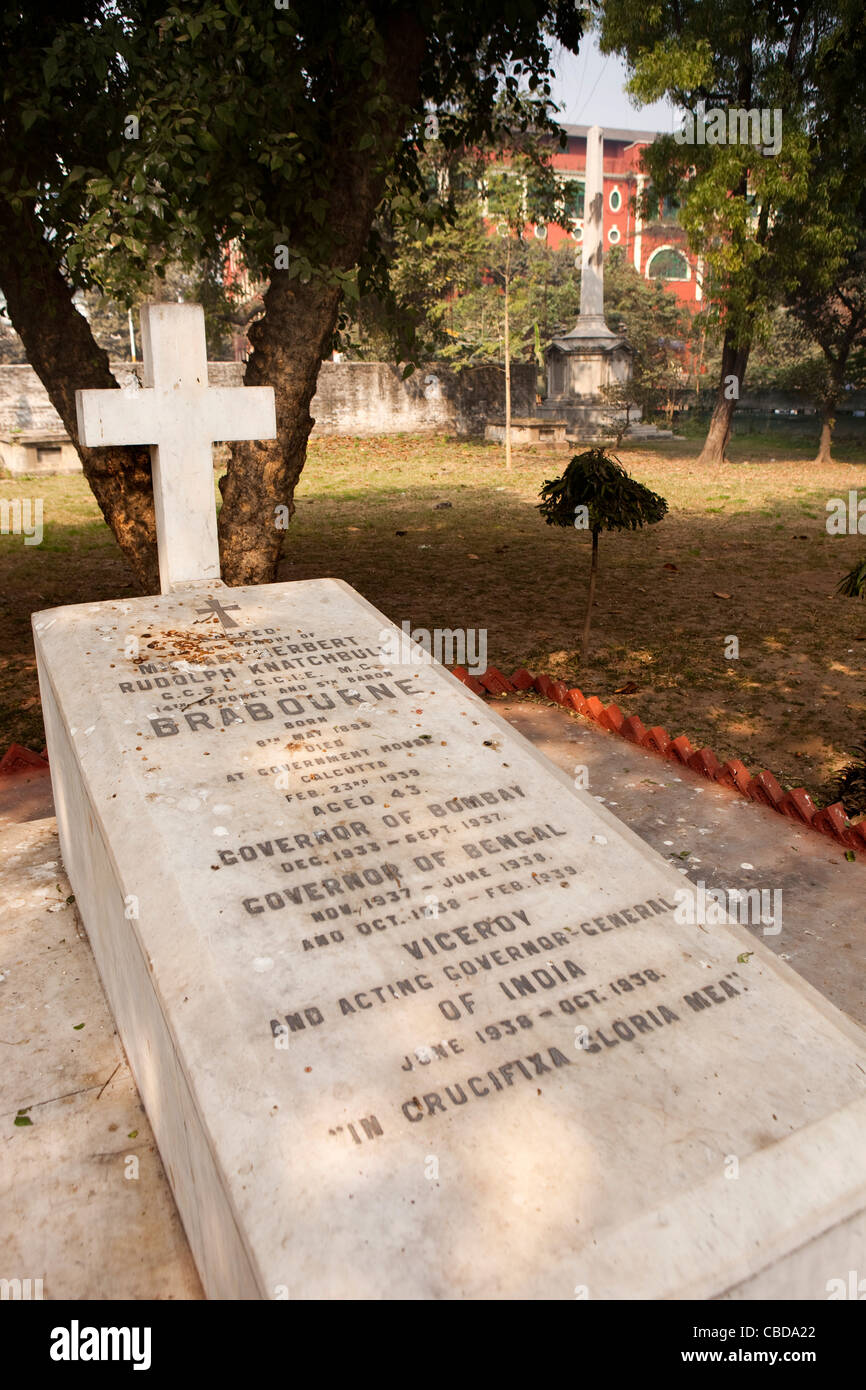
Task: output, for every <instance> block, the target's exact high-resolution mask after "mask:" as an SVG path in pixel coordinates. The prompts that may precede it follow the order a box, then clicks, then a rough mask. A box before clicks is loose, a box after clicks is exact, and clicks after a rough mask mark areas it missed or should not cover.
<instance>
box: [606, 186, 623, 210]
mask: <svg viewBox="0 0 866 1390" xmlns="http://www.w3.org/2000/svg"><path fill="white" fill-rule="evenodd" d="M607 205H608V207H609V208H610V210H611V212H619V210H620V208H621V207H622V194H621V193H620V191H619V189H618V188H612V189H611V190H610V193H609V195H608V199H607Z"/></svg>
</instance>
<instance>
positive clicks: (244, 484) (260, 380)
mask: <svg viewBox="0 0 866 1390" xmlns="http://www.w3.org/2000/svg"><path fill="white" fill-rule="evenodd" d="M384 39H385V53H386V59H385V69H384V74H385V77H386V81H387V87H388V91H389V94H390V96H391V98H392V101H393V105H392V107H391V110H390V113H389V114H388V115H387V116H384V115H383V116H382V117H380V118H379V120H378V121H377V122H373V123H372V124H371V122H370V119H369V117H365V116H364V115H363V112H364V93H363V92H359V93H358V101H357V109H358V112H359V121H361V122H362V124H360V125H359V126H358V128H357V129H354V130H350V131H343V132H342V133H341V146H340V151H339V156H337V155H336V154H335V157H334V161H333V169H334V179H333V183H332V184H331V194H330V203H329V210H328V225H329V227H330V228H331V229H332V230H333V233H334V235H333V239H332V244H333V245H334V246H335V247H336V248H337V249H336V251H335V252H334V255H333V257H332V259H331V263H330V265H329V266H328V267H327V268H328V269H329V270H332V271H333V270H336V271H349V270H351V269H352V268H353V267H354V266H355V265H356V264H357V262H358V261H359V259H360V257H361V255H362V253H363V250H364V247H365V245H366V242H367V238H368V237H369V234H370V227H371V225H372V222H373V218H374V216H375V213H376V208H377V207H378V205H379V202H380V200H381V197H382V194H383V191H384V187H385V179H386V175H387V169H388V164H389V161H390V158H391V156H392V154H393V151H394V149H395V148H396V145H397V142H398V140H399V138H400V136H401V134H402V132H403V129H404V125H405V110H406V108H407V107H409V106H411V105H412V104H414V103H416V102H417V87H418V78H419V74H420V71H421V64H422V61H423V56H424V33H423V30H422V29H421V27H420V24H419V23H418V21H417V20H416V19H415V17H414V16H412V15H410V14H408V13H403V14H398V15H397V16H396V17H395V19H394V21H393V23H392V25H391V27H390V30H389V31H388V32H387V33H386V34H385V35H384ZM371 129H372V133H373V134H375V136H376V145H375V147H373V148H370V149H367V150H365V152H364V153H363V154H359V153H358V151H357V144H358V141H359V139H360V138H361V135H362V134H364V133H369V132H371ZM340 297H341V291H340V290H339V288H337V287H336V286H334V285H332V284H330V283H328V282H327V280H326V279H325V278H321V277H313V278H312V279H311V280H310V281H309V282H308V283H307V284H305V285H304V284H301V282H300V280H299V279H297V277H293V278H289V272H288V271H286V270H275V271H273V272H272V276H271V281H270V285H269V287H268V289H267V291H266V293H265V296H264V302H265V313H264V316H263V317H262V318H260V319H258V320H257V321H256V322H255V323H254V324H253V325H252V327H251V329H250V333H249V339H250V344H251V346H252V348H253V351H252V353H251V355H250V359H249V362H248V363H247V369H246V372H245V374H244V382H245V384H246V385H247V386H272V387H273V388H274V392H275V395H276V409H277V437H276V439H273V440H259V441H248V440H242V441H239V442H238V443H236V444H233V445H232V449H231V459H230V461H229V466H228V471H227V472H226V474H225V476H224V477H223V478H222V479H221V480H220V491H221V492H222V496H223V505H222V508H221V510H220V515H219V537H220V558H221V564H222V573H223V578H224V579H225V581H226V583H228V584H238V585H240V584H267V583H270V582H272V581H273V580H274V579H275V578H276V573H277V566H278V565H279V561H280V553H281V550H282V544H283V540H284V538H285V534H286V533H285V528H284V527H278V526H277V524H276V521H277V511H276V509H277V508H278V507H281V506H283V507H288V514H289V517H291V516H293V515H294V511H295V504H294V500H293V498H294V491H295V487H296V485H297V482H298V479H299V477H300V475H301V472H302V470H303V467H304V463H305V461H306V455H307V440H308V438H309V434H310V431H311V429H312V428H313V425H314V424H315V421H314V420H313V418H312V417H311V415H310V403H311V401H312V399H313V396H314V395H315V391H316V380H317V378H318V374H319V367H320V366H321V363H322V359H323V357H324V355H325V353H326V352H327V349H328V344H329V342H330V340H331V337H332V335H333V332H334V328H335V326H336V322H337V314H338V312H339V307H340Z"/></svg>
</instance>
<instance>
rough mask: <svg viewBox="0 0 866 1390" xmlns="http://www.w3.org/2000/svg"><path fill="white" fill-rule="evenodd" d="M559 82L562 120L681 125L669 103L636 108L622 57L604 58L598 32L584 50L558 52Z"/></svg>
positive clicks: (633, 126)
mask: <svg viewBox="0 0 866 1390" xmlns="http://www.w3.org/2000/svg"><path fill="white" fill-rule="evenodd" d="M554 68H555V71H556V75H557V76H556V81H555V82H554V83H553V99H554V101H555V102H556V103H557V104H558V105H560V106H562V108H563V110H562V112H561V115H560V119H561V120H562V121H565V122H568V123H569V124H572V125H602V126H620V127H624V128H625V129H628V130H659V131H669V130H674V129H675V128H678V127H679V124H680V122H679V120H678V119H675V117H674V109H673V107H672V106H669V105H668V103H667V102H661V101H656V102H653V103H652V105H651V106H639V107H635V106H633V105H632V103H631V99H630V98H629V96H628V94H627V93H626V92H625V90H624V88H625V83H626V79H627V76H628V74H627V73H626V69H625V67H624V65H623V63H622V62H621V61H620V59H619V58H617V57H615V56H614V55H611V56H610V57H604V56H603V55H602V54H601V53H599V51H598V45H597V43H596V39H595V35H594V34H591V33H590V34H587V35H586V37H585V38H584V39H583V41H582V43H581V45H580V52H579V53H577V54H574V53H569V52H568V51H567V50H565V49H562V48H560V49H559V50H558V52H557V51H555V52H554Z"/></svg>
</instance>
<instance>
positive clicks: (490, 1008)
mask: <svg viewBox="0 0 866 1390" xmlns="http://www.w3.org/2000/svg"><path fill="white" fill-rule="evenodd" d="M182 309H183V310H184V312H185V310H186V306H182ZM169 311H170V312H169ZM179 312H180V311H179V309H178V307H177V306H160V310H159V315H160V324H159V334H161V333H162V332H163V330H164V331H165V332H166V333H170V331H174V330H173V329H170V326H169V325H168V324H167V323H166V322H165V319H166V317H174V316H175V315H177V314H179ZM153 329H154V321H153V319H151V334H150V338H149V341H150V343H151V351H152V361H151V367H150V377H149V379H150V380H151V381H152V382H153V386H152V387H147V388H145V389H152V390H154V391H156V392H157V393H158V392H159V391H160V390H163V391H166V392H168V393H169V395H171V393H172V392H173V394H174V396H175V410H174V419H175V421H176V423H177V429H178V431H179V434H180V435H182V437H183V439H184V440H185V441H186V443H185V446H184V451H183V452H182V453H181V452H178V451H176V450H175V447H174V444H175V441H174V439H173V436H172V434H171V422H172V416H171V415H170V414H167V413H166V412H167V411H168V406H167V405H165V404H164V402H165V397H162V398H161V399H158V398H154V406H155V407H157V408H154V409H147V408H146V407H145V406H143V405H141V404H139V399H140V398H137V399H134V400H133V401H132V402H131V403H130V408H131V411H132V414H131V415H130V416H127V415H126V414H125V413H124V412H125V410H126V409H127V406H126V405H124V396H123V395H122V393H121V392H119V391H118V392H117V393H111V394H112V395H113V396H116V399H113V400H110V401H107V400H105V399H101V400H98V401H95V402H94V401H91V400H88V395H89V393H86V392H85V393H82V401H81V410H82V419H83V421H84V425H85V429H86V434H87V442H88V443H90V444H92V443H98V442H99V441H98V439H96V438H95V436H94V433H93V431H96V430H100V429H101V430H103V431H104V437H105V439H106V440H107V439H108V436H109V434H110V435H112V437H115V436H116V435H117V434H122V435H123V437H124V438H126V439H127V440H130V439H131V438H132V436H133V435H135V436H136V437H137V438H136V442H142V441H143V442H150V443H155V444H157V445H158V447H159V450H160V453H159V460H158V466H157V468H156V470H155V481H156V485H157V488H158V489H161V490H162V492H163V498H164V502H163V506H162V512H161V517H162V520H161V523H160V524H161V528H162V529H161V535H160V543H161V563H162V573H163V576H164V587H165V589H166V592H164V593H163V594H161V595H159V596H156V597H150V598H137V599H131V600H126V601H124V602H102V603H97V604H78V605H75V606H72V607H67V608H56V609H52V610H49V611H46V612H42V613H37V614H36V615H35V616H34V632H35V640H36V650H37V656H38V662H39V675H40V686H41V691H42V699H43V708H44V712H45V722H46V729H47V734H48V744H49V749H50V757H51V775H52V780H53V785H54V792H55V799H56V804H57V817H58V826H59V831H60V838H61V845H62V850H63V857H64V862H65V865H66V868H67V871H68V873H69V877H70V879H71V881H72V884H73V888H74V891H75V894H76V901H77V903H78V906H79V908H80V910H81V913H82V917H83V920H84V923H85V925H86V928H87V931H88V934H89V937H90V940H91V942H92V945H93V950H94V954H95V957H96V960H97V963H98V966H99V970H100V973H101V976H102V979H103V982H104V984H105V989H106V993H107V995H108V998H109V1001H110V1004H111V1007H112V1010H113V1012H114V1016H115V1019H116V1021H117V1025H118V1029H119V1031H120V1034H121V1037H122V1039H123V1043H124V1046H125V1048H126V1051H127V1054H128V1056H129V1060H130V1063H131V1066H132V1068H133V1071H134V1074H135V1078H136V1081H137V1083H138V1086H139V1088H140V1091H141V1095H142V1098H143V1101H144V1103H145V1106H146V1108H147V1111H148V1115H149V1117H150V1120H151V1122H152V1125H153V1128H154V1132H155V1135H156V1138H157V1142H158V1144H159V1148H160V1152H161V1154H162V1158H163V1161H164V1163H165V1166H166V1171H167V1173H168V1176H169V1180H170V1182H171V1184H172V1187H173V1190H174V1193H175V1196H176V1199H177V1203H178V1208H179V1210H180V1214H181V1217H182V1219H183V1223H184V1226H185V1229H186V1232H187V1235H188V1237H189V1240H190V1244H191V1247H192V1250H193V1253H194V1256H195V1259H196V1261H197V1264H198V1267H199V1270H200V1272H201V1276H202V1280H203V1283H204V1286H205V1289H206V1291H207V1293H208V1294H209V1296H211V1297H216V1298H268V1299H271V1298H287V1297H288V1298H293V1299H296V1298H316V1297H328V1298H355V1297H366V1298H395V1299H396V1298H401V1299H402V1298H407V1297H409V1298H563V1299H572V1298H574V1297H576V1296H577V1297H589V1298H607V1297H618V1298H629V1297H651V1298H658V1297H688V1298H695V1297H697V1298H703V1297H712V1296H718V1295H724V1294H727V1295H729V1296H732V1297H742V1296H746V1297H747V1296H749V1292H750V1290H751V1289H752V1288H753V1287H758V1283H759V1284H760V1288H761V1291H762V1293H764V1294H766V1293H770V1294H775V1295H776V1296H783V1297H793V1296H798V1297H823V1296H825V1293H824V1289H825V1286H826V1280H827V1279H828V1278H830V1277H832V1276H833V1275H834V1274H841V1275H844V1273H845V1271H846V1270H847V1269H848V1268H849V1267H854V1266H853V1265H852V1264H851V1263H850V1262H851V1261H852V1260H853V1259H855V1258H856V1256H857V1250H858V1242H859V1234H858V1233H859V1232H860V1231H862V1221H863V1211H864V1208H866V1177H864V1171H863V1160H862V1154H863V1152H864V1145H866V1099H864V1086H866V1048H864V1040H863V1034H862V1032H861V1030H860V1029H859V1028H857V1027H856V1026H855V1025H854V1024H853V1023H852V1022H851V1021H850V1020H848V1019H847V1018H846V1017H845V1016H844V1015H843V1014H841V1013H839V1012H838V1011H837V1010H835V1009H834V1008H832V1007H831V1006H830V1005H829V1004H828V1003H827V1002H826V1001H825V1000H824V999H823V998H822V997H821V996H820V995H819V994H818V993H817V992H816V991H814V990H813V989H811V988H810V987H809V986H808V985H806V984H805V983H804V982H803V981H802V980H800V979H799V978H798V976H797V975H795V974H794V973H793V972H792V971H791V970H790V969H788V968H787V967H786V966H785V965H784V964H783V963H781V962H780V961H778V960H777V959H775V958H774V957H773V956H772V955H771V954H770V952H769V951H768V950H766V948H765V947H764V946H763V945H762V944H761V942H760V941H759V940H756V939H754V937H753V936H752V935H751V934H750V933H749V932H747V931H746V930H745V929H742V928H737V927H729V926H724V925H722V926H717V925H707V926H705V927H702V926H689V925H685V924H683V923H681V922H679V921H678V920H677V914H676V904H677V894H678V892H679V891H680V890H682V887H683V879H682V877H681V876H680V875H679V874H678V873H677V872H676V871H675V870H674V869H672V868H671V867H670V866H669V865H668V864H666V863H665V862H664V861H663V860H662V859H661V858H659V857H658V856H657V855H656V854H654V853H653V852H651V851H650V850H649V849H648V848H647V847H646V846H645V845H644V844H643V843H642V842H641V841H640V840H638V839H637V837H636V836H634V835H633V834H632V833H631V832H630V831H629V830H628V829H627V828H625V827H624V826H623V825H621V824H620V823H619V822H618V821H617V820H616V819H615V818H614V817H613V815H612V814H611V813H610V812H608V811H607V810H605V809H604V808H602V807H600V806H599V804H598V803H597V802H596V801H595V800H594V799H593V798H592V796H590V795H589V794H588V793H585V792H582V791H579V790H577V789H575V787H574V786H573V785H572V784H571V782H570V781H569V779H568V778H567V777H565V776H564V775H563V774H562V773H561V772H559V771H558V770H557V769H555V768H554V767H552V766H551V764H550V763H549V762H547V760H546V759H544V758H543V757H542V756H541V755H539V754H538V753H536V752H535V751H534V750H533V748H532V747H531V746H530V745H529V744H528V743H527V742H526V741H525V740H524V739H523V738H521V737H520V736H519V735H517V734H516V733H514V732H513V731H512V730H511V729H510V728H509V727H508V726H507V725H506V724H505V723H504V722H503V721H502V720H501V719H500V718H499V717H498V716H497V715H496V713H495V712H493V711H492V710H490V709H488V708H486V707H485V706H484V705H483V703H482V702H481V701H480V700H478V699H477V698H476V697H475V696H474V695H472V694H471V693H469V692H468V691H467V690H466V688H465V687H464V686H462V685H461V684H460V683H459V682H458V681H457V680H455V679H454V677H452V676H451V675H450V674H449V673H448V672H447V671H446V670H445V669H443V667H441V666H440V665H438V664H437V663H436V662H433V661H431V660H430V659H429V658H428V657H427V656H426V654H425V653H423V652H421V651H420V650H419V651H412V652H411V653H410V654H408V655H409V656H410V659H407V660H404V664H403V665H394V664H389V662H388V660H387V659H386V657H385V656H384V655H383V652H384V651H385V650H386V649H387V643H388V640H389V639H390V638H391V637H392V636H393V635H394V634H395V632H396V635H397V638H398V645H401V646H402V645H403V644H400V643H399V636H400V634H399V630H397V629H395V628H394V627H393V625H392V624H390V623H389V622H388V620H387V619H385V618H384V617H383V616H382V614H381V613H379V612H377V611H376V609H374V608H373V607H372V606H371V605H370V604H369V603H367V602H366V601H365V600H364V599H363V598H362V597H361V596H360V595H359V594H357V593H356V592H354V591H353V590H352V589H351V588H349V587H348V585H346V584H344V583H342V582H341V581H339V580H334V579H321V580H310V581H304V582H300V583H288V584H273V585H261V586H257V587H251V588H233V589H228V588H226V587H225V586H224V585H223V584H221V582H220V581H219V579H218V578H217V577H215V576H214V577H210V576H211V575H212V574H213V569H212V566H213V564H214V562H215V555H214V551H213V544H212V542H213V541H214V540H215V537H214V536H213V533H210V532H209V531H208V528H209V526H210V511H211V510H212V508H213V497H212V478H210V477H209V476H207V475H206V470H205V468H204V459H205V452H204V447H203V441H204V440H205V439H207V438H208V436H209V434H215V435H216V437H222V438H228V437H236V434H234V433H233V431H235V430H250V431H254V432H258V433H261V434H267V432H268V430H269V429H272V420H273V415H272V410H273V407H272V403H269V401H268V399H267V395H268V393H265V395H264V397H261V396H260V399H259V404H258V406H257V405H256V403H255V402H253V403H252V405H248V404H246V402H245V401H241V411H240V414H239V416H238V417H235V416H234V414H233V409H232V402H231V401H228V402H227V403H226V404H225V406H224V407H223V406H221V407H220V410H221V411H224V413H223V414H220V415H219V418H218V419H216V420H215V421H214V422H213V423H210V417H208V415H207V410H206V400H207V397H208V396H210V395H211V394H212V393H210V392H208V390H207V388H206V386H205V385H204V377H203V376H202V362H203V358H202V356H201V354H200V353H198V355H197V356H195V360H194V363H193V366H194V370H193V373H192V376H193V378H194V379H193V380H189V379H188V378H187V376H186V375H185V373H186V372H187V371H188V364H187V361H186V358H185V357H183V355H182V354H180V353H176V354H175V355H174V357H173V358H172V359H171V360H170V362H169V363H168V365H167V366H166V364H165V362H164V361H163V363H162V366H166V371H165V373H164V374H163V375H162V376H161V371H162V367H161V358H160V354H161V347H160V344H161V343H162V341H163V338H161V337H160V336H159V334H158V333H156V332H154V331H153ZM181 330H183V331H181ZM185 332H186V325H185V324H181V322H180V319H179V318H178V328H177V339H176V341H177V342H178V343H179V342H180V341H181V338H182V336H183V333H185ZM145 341H148V339H147V338H146V340H145ZM200 346H201V343H200V344H199V347H200ZM175 381H177V382H179V383H180V385H178V387H177V389H176V390H175V389H174V382H175ZM187 386H189V389H190V390H192V391H193V393H194V400H193V403H192V405H191V406H190V407H189V409H190V412H191V414H190V417H189V418H188V417H187V415H186V409H187V406H186V404H185V392H186V389H187ZM202 393H204V395H203V394H202ZM100 394H102V393H100ZM141 394H142V395H144V393H143V392H142V393H141ZM231 394H232V396H233V398H234V399H239V400H240V399H241V398H243V397H245V396H247V395H250V394H251V393H248V392H246V391H244V390H243V389H238V390H236V391H235V392H233V393H231ZM161 402H162V403H161ZM136 412H137V413H136ZM130 420H131V421H132V423H131V424H130V423H129V421H130ZM166 424H167V425H168V433H166V432H165V428H164V427H165V426H166ZM193 440H195V441H198V444H197V445H196V448H198V449H199V452H198V454H197V455H196V454H195V453H194V451H193V445H192V443H191V441H193ZM193 470H197V471H196V472H195V476H194V478H193V477H192V473H193ZM188 473H190V475H191V476H190V477H187V474H188ZM187 488H189V489H190V490H189V491H187ZM173 498H176V499H187V500H186V501H184V500H181V501H180V504H179V505H181V506H187V505H188V506H189V508H195V509H199V510H196V511H195V514H194V515H191V514H188V515H187V516H186V517H185V518H178V517H177V516H173V515H172V514H171V513H172V508H173V507H175V508H176V507H177V506H178V502H177V501H173V500H172V499H173ZM203 508H207V509H209V514H208V517H204V516H202V515H200V509H203ZM166 509H167V511H168V513H169V515H168V516H166ZM179 520H183V522H184V526H182V527H181V528H180V529H179V530H177V531H173V530H172V529H171V528H172V526H173V525H174V524H175V523H177V522H178V521H179ZM195 527H197V528H198V533H197V534H199V535H202V534H205V533H206V532H208V534H210V535H211V542H209V543H208V546H202V548H201V549H200V550H196V551H195V553H194V554H193V553H192V552H191V551H190V549H189V544H190V543H189V541H188V539H187V538H188V534H189V529H190V528H195ZM166 528H168V529H166ZM393 649H394V644H393V643H391V652H392V653H393ZM406 655H407V654H406V653H405V651H404V657H405V656H406ZM742 957H745V959H742ZM858 1223H859V1224H858ZM860 1253H861V1255H862V1251H861V1252H860ZM837 1265H838V1269H837V1268H836V1266H837ZM756 1281H758V1283H756Z"/></svg>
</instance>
